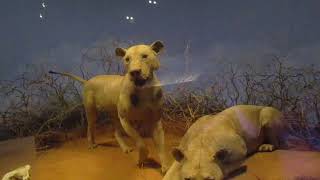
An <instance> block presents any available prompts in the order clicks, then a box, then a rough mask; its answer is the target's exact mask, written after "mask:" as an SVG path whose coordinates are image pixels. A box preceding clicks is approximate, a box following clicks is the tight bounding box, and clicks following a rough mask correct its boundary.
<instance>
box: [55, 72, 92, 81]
mask: <svg viewBox="0 0 320 180" xmlns="http://www.w3.org/2000/svg"><path fill="white" fill-rule="evenodd" d="M49 73H50V74H59V75H62V76H67V77H69V78H71V79H73V80H76V81H78V82H80V83H82V84H83V83H85V82H87V80H85V79H82V78H81V77H79V76H76V75H73V74H69V73H62V72H55V71H49Z"/></svg>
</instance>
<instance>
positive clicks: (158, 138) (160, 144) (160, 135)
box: [153, 121, 169, 174]
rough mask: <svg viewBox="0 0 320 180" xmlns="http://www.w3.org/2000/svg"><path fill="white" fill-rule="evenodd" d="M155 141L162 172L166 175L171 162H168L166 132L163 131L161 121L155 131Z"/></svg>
mask: <svg viewBox="0 0 320 180" xmlns="http://www.w3.org/2000/svg"><path fill="white" fill-rule="evenodd" d="M153 141H154V144H155V146H156V148H157V151H158V153H159V157H160V162H161V171H162V173H163V174H165V173H166V172H167V170H168V169H169V162H168V156H167V151H166V148H165V140H164V130H163V127H162V122H161V121H158V122H157V125H156V127H155V129H154V131H153Z"/></svg>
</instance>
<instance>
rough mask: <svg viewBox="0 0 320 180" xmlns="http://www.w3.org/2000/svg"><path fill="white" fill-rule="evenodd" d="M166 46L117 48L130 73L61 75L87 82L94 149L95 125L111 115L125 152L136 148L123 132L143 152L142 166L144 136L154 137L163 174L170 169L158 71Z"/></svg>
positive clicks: (145, 153) (85, 94) (85, 96)
mask: <svg viewBox="0 0 320 180" xmlns="http://www.w3.org/2000/svg"><path fill="white" fill-rule="evenodd" d="M163 47H164V46H163V44H162V42H160V41H156V42H154V43H152V44H151V45H135V46H132V47H130V48H128V49H123V48H117V49H116V51H115V52H116V55H117V56H119V57H122V59H123V61H124V66H125V69H126V74H125V75H124V76H121V75H99V76H95V77H93V78H91V79H89V80H88V81H86V80H83V79H81V78H80V77H77V76H74V75H72V74H68V73H57V72H51V73H56V74H61V75H65V76H68V77H70V78H72V79H75V80H77V81H79V82H81V83H83V87H84V89H83V103H84V106H85V110H86V116H87V122H88V130H87V137H88V142H89V146H90V147H95V146H96V144H95V138H94V135H95V124H96V119H97V113H98V111H104V112H107V113H108V115H109V117H111V119H112V121H113V124H114V126H115V133H114V135H115V138H116V140H117V142H118V143H119V145H120V147H121V149H122V150H123V151H124V152H126V153H128V152H131V151H132V148H131V147H129V145H127V143H126V142H125V140H124V139H123V136H122V133H121V131H124V132H125V133H126V134H127V135H128V136H129V137H131V138H132V139H133V140H134V141H135V144H136V147H137V148H138V151H139V164H140V165H141V164H143V162H144V161H145V160H146V158H147V156H148V149H147V148H146V146H145V143H144V142H143V139H142V137H141V133H140V132H139V131H138V130H137V129H140V130H141V129H143V130H144V131H147V132H145V133H146V135H151V136H152V137H153V140H154V142H155V145H156V147H157V149H158V151H159V156H160V160H161V165H162V171H163V172H165V171H166V169H167V168H168V165H167V160H166V155H165V154H166V153H165V145H164V131H163V128H162V123H161V121H160V114H161V106H162V103H163V100H162V89H161V86H159V84H160V82H159V81H158V79H157V77H156V75H155V72H154V71H155V70H157V69H158V68H159V66H160V62H159V59H158V54H159V53H160V51H161V50H162V49H163Z"/></svg>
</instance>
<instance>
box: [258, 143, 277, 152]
mask: <svg viewBox="0 0 320 180" xmlns="http://www.w3.org/2000/svg"><path fill="white" fill-rule="evenodd" d="M271 151H274V146H273V145H272V144H262V145H261V146H260V147H259V152H271Z"/></svg>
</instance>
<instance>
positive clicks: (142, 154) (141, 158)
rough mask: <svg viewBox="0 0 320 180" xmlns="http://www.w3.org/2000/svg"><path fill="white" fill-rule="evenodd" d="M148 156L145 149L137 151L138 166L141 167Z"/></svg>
mask: <svg viewBox="0 0 320 180" xmlns="http://www.w3.org/2000/svg"><path fill="white" fill-rule="evenodd" d="M148 154H149V151H148V149H147V148H146V147H143V148H140V149H139V161H138V166H139V167H141V165H142V167H143V164H144V162H145V161H146V160H147V159H148Z"/></svg>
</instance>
